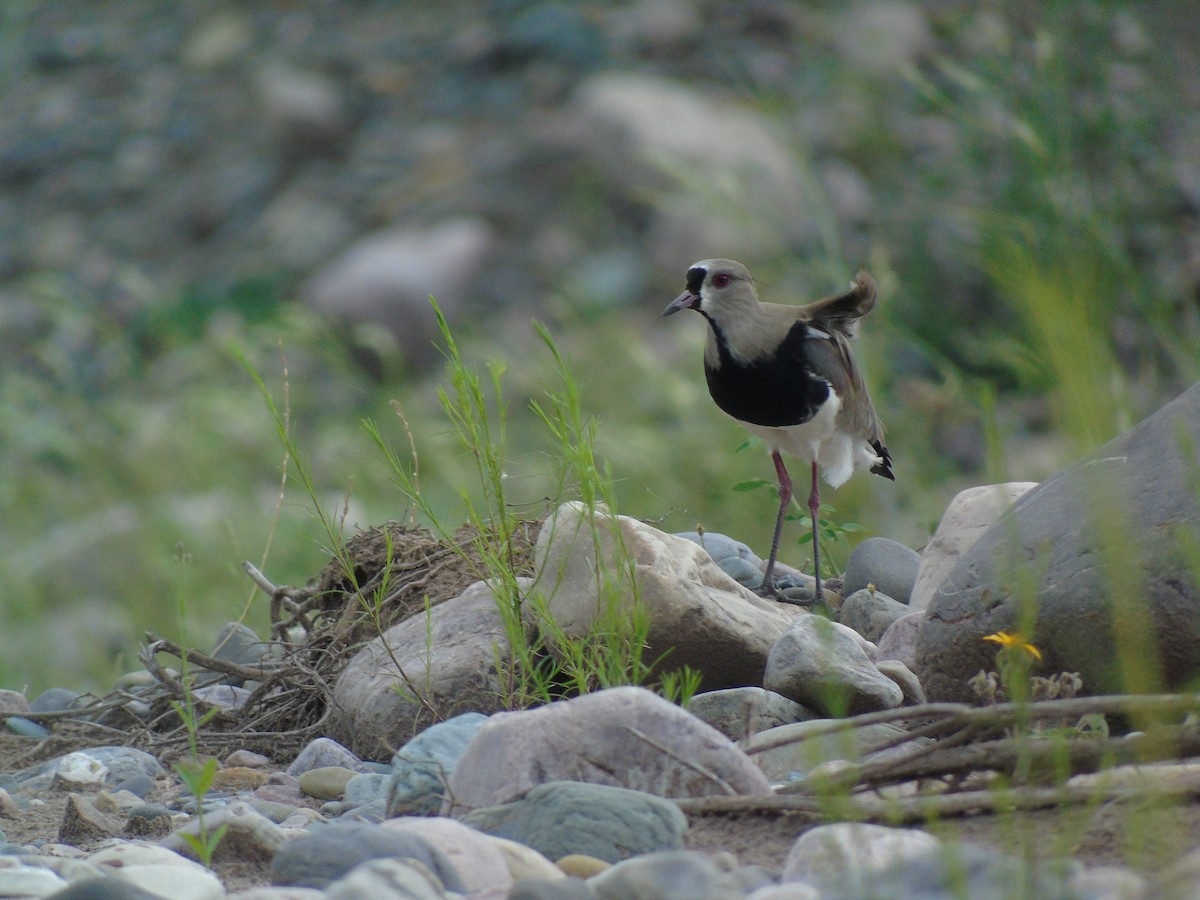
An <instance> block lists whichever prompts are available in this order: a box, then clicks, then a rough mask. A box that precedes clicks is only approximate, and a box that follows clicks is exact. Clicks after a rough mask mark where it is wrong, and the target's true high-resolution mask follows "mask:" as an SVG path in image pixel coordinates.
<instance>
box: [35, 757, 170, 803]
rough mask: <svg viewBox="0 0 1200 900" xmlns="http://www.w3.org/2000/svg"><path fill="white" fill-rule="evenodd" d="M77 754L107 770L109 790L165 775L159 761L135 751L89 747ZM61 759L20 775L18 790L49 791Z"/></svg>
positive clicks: (55, 759) (106, 780)
mask: <svg viewBox="0 0 1200 900" xmlns="http://www.w3.org/2000/svg"><path fill="white" fill-rule="evenodd" d="M78 752H80V753H83V754H85V755H87V756H90V757H91V758H92V759H94V760H96V761H97V762H99V763H101V764H102V765H104V766H105V767H106V768H107V769H108V774H107V775H106V776H105V778H104V786H105V787H106V788H109V789H111V788H113V787H115V786H116V785H118V784H120V783H121V782H123V781H126V780H128V779H130V778H133V777H135V776H138V775H146V776H149V777H154V776H157V775H161V774H162V773H163V767H162V766H161V765H159V763H158V760H157V759H155V758H154V757H153V756H151V755H150V754H149V753H146V752H144V751H142V750H137V749H135V748H133V747H88V748H86V749H84V750H80V751H78ZM62 759H63V757H61V756H56V757H55V758H54V759H49V760H46V761H45V762H43V763H38V764H37V765H35V766H30V767H29V768H28V769H23V770H21V771H20V772H17V773H16V778H17V783H18V786H19V789H20V790H22V791H24V792H26V793H32V792H36V791H44V790H46V788H48V787H50V785H51V784H52V783H53V782H54V776H55V775H56V774H57V773H58V770H59V768H60V767H61V765H62Z"/></svg>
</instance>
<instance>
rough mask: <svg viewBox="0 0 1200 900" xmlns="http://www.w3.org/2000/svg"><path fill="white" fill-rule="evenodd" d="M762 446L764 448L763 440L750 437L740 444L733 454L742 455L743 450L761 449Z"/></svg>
mask: <svg viewBox="0 0 1200 900" xmlns="http://www.w3.org/2000/svg"><path fill="white" fill-rule="evenodd" d="M761 446H762V439H761V438H756V437H748V438H746V439H745V440H744V441H742V442H741V443H740V444H738V447H737V449H736V450H734V451H733V452H734V453H741V452H742V451H743V450H749V449H750V448H751V447H761Z"/></svg>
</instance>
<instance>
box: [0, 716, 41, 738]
mask: <svg viewBox="0 0 1200 900" xmlns="http://www.w3.org/2000/svg"><path fill="white" fill-rule="evenodd" d="M4 727H5V728H7V729H8V730H9V731H11V732H12V733H13V734H19V735H20V736H21V737H28V738H37V739H38V740H42V739H44V738H48V737H49V736H50V730H49V729H48V728H46V727H45V726H44V725H41V724H39V723H37V722H35V721H33V719H26V718H25V717H24V716H9V717H8V718H7V719H5V720H4Z"/></svg>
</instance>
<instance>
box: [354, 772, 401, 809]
mask: <svg viewBox="0 0 1200 900" xmlns="http://www.w3.org/2000/svg"><path fill="white" fill-rule="evenodd" d="M390 781H391V776H390V775H383V774H381V773H379V772H362V773H360V774H358V775H355V776H354V777H352V778H351V779H350V780H349V781H347V782H346V788H345V792H344V793H343V795H342V799H343V800H345V801H346V802H347V803H358V804H362V803H373V802H374V801H376V800H379V801H386V799H387V792H388V784H389V782H390Z"/></svg>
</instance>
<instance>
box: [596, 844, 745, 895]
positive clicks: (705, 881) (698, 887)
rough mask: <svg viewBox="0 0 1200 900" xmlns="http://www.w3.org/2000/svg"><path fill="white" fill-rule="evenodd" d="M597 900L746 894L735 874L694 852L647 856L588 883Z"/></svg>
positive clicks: (674, 852)
mask: <svg viewBox="0 0 1200 900" xmlns="http://www.w3.org/2000/svg"><path fill="white" fill-rule="evenodd" d="M588 887H590V888H591V889H592V893H593V894H594V895H595V896H596V897H597V898H598V900H628V898H630V897H637V898H639V900H641V898H645V900H734V898H738V897H745V896H746V895H747V894H748V893H749V891H748V890H747V889H746V885H745V884H744V883H743V882H742V880H741V879H739V878H738V876H737V874H736V873H733V872H728V871H725V870H723V869H721V868H720V867H719V866H718V865H717V864H716V863H715V862H714V861H713V860H712V859H711V858H710V857H708V856H706V855H705V854H703V853H698V852H696V851H694V850H675V851H663V852H659V853H647V854H645V855H643V856H638V857H636V858H634V859H630V860H627V861H626V862H623V863H620V864H619V865H615V866H613V867H612V868H611V869H606V870H605V871H603V872H601V873H600V874H599V875H595V876H593V877H591V878H589V879H588Z"/></svg>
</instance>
